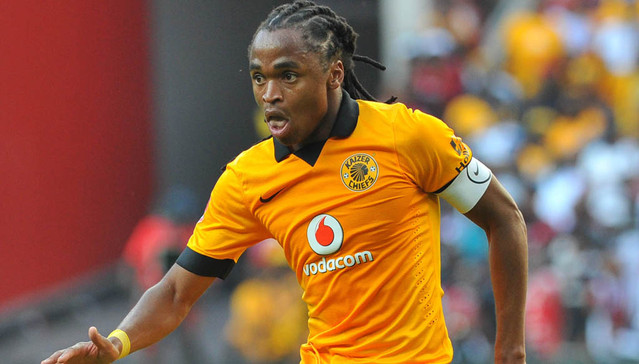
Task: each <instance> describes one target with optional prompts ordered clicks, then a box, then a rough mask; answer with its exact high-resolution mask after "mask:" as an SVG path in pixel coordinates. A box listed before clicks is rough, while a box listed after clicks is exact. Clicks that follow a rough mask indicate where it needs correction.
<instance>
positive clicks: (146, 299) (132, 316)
mask: <svg viewBox="0 0 639 364" xmlns="http://www.w3.org/2000/svg"><path fill="white" fill-rule="evenodd" d="M172 291H173V290H172V289H171V287H166V286H165V285H162V284H161V283H158V284H157V285H155V286H153V287H151V288H150V289H148V290H147V291H146V292H145V293H144V294H143V295H142V297H141V298H140V300H139V301H138V303H137V304H136V305H135V306H134V307H133V309H132V310H131V311H130V312H129V314H128V315H127V316H126V317H125V318H124V320H122V322H121V323H120V325H118V328H119V329H121V330H123V331H125V332H126V333H127V335H128V336H129V339H130V340H131V352H134V351H136V350H139V349H142V348H145V347H147V346H149V345H152V344H154V343H156V342H158V341H160V340H161V339H162V338H164V337H165V336H167V335H168V334H169V333H171V332H172V331H173V330H175V329H176V328H177V327H178V326H179V325H180V323H181V322H182V320H183V319H184V317H185V316H186V314H187V313H188V312H189V310H190V307H185V306H184V305H183V304H179V303H177V302H175V300H174V292H172ZM116 345H118V344H116ZM118 349H120V347H119V346H118Z"/></svg>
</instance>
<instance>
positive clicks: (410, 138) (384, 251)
mask: <svg viewBox="0 0 639 364" xmlns="http://www.w3.org/2000/svg"><path fill="white" fill-rule="evenodd" d="M470 158H471V152H470V150H469V148H468V147H467V146H466V145H465V144H464V143H463V142H462V141H461V140H460V139H459V138H458V137H456V136H455V135H454V133H453V131H452V130H451V129H450V128H448V127H447V126H446V125H445V124H444V123H443V122H442V121H440V120H438V119H436V118H434V117H432V116H429V115H427V114H424V113H422V112H420V111H415V110H411V109H408V108H407V107H406V106H404V105H402V104H399V103H398V104H393V105H387V104H383V103H376V102H369V101H362V100H357V101H355V100H352V99H351V98H350V97H348V94H346V93H344V97H343V100H342V104H341V106H340V111H339V114H338V117H337V121H336V123H335V126H334V127H333V130H332V132H331V137H330V138H329V139H328V140H326V141H325V142H322V143H317V144H312V145H307V146H305V147H304V148H302V149H301V150H299V151H297V152H295V153H290V152H289V150H288V149H287V148H286V147H285V146H283V145H281V144H280V143H279V142H278V141H277V140H275V139H273V138H271V139H267V140H265V141H262V142H260V143H259V144H257V145H255V146H253V147H252V148H250V149H248V150H247V151H245V152H243V153H241V154H240V155H239V156H238V157H237V158H236V159H235V160H233V161H232V162H231V163H229V164H228V165H227V167H226V170H225V172H224V173H223V174H222V176H221V177H220V179H219V180H218V182H217V183H216V185H215V187H214V188H213V191H212V193H211V199H210V201H209V203H208V206H207V209H206V211H205V213H204V215H203V217H202V219H201V221H200V222H199V223H198V224H197V226H196V228H195V231H194V233H193V236H192V237H191V239H190V240H189V243H188V248H187V250H185V252H184V253H183V254H182V256H181V257H180V259H179V260H178V264H180V265H181V266H183V267H185V268H186V269H188V270H190V271H193V272H194V273H197V274H203V275H216V276H219V277H224V276H225V275H226V274H227V273H228V271H229V270H230V268H231V267H232V265H233V263H234V262H236V261H237V260H238V259H239V257H240V256H241V254H242V253H243V252H244V251H245V250H246V249H247V248H248V247H250V246H251V245H254V244H256V243H258V242H260V241H262V240H264V239H266V238H271V237H272V238H275V239H276V240H277V241H278V242H279V243H280V245H281V246H282V248H283V249H284V253H285V256H286V258H287V260H288V263H289V265H290V267H291V268H292V269H293V271H294V272H295V273H296V275H297V280H298V281H299V284H300V285H301V287H302V288H303V290H304V294H303V299H304V301H305V302H306V304H307V306H308V317H309V318H308V326H309V336H308V341H307V343H306V344H304V345H303V346H302V347H301V352H300V354H301V360H302V363H329V362H330V363H448V362H450V361H451V360H452V354H453V351H452V345H451V342H450V340H449V338H448V332H447V330H446V326H445V323H444V315H443V312H442V303H441V298H442V295H443V291H442V288H441V279H440V270H441V263H440V227H439V224H440V207H439V199H438V197H437V195H436V194H435V192H438V191H439V190H441V189H442V188H443V187H445V186H446V185H447V183H449V182H450V181H452V180H453V179H454V178H455V177H456V176H457V174H459V172H460V171H461V170H462V169H464V168H465V166H466V165H467V164H468V162H469V161H470Z"/></svg>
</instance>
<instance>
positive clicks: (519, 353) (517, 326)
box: [440, 158, 528, 363]
mask: <svg viewBox="0 0 639 364" xmlns="http://www.w3.org/2000/svg"><path fill="white" fill-rule="evenodd" d="M440 196H442V197H444V199H446V200H447V201H448V202H450V203H451V204H452V205H453V206H455V207H456V208H457V209H458V210H459V211H460V212H462V213H464V215H465V216H466V217H468V218H469V219H470V220H471V221H473V222H474V223H475V224H477V225H478V226H480V227H481V228H482V229H483V230H484V231H485V232H486V236H487V237H488V243H489V260H490V275H491V281H492V285H493V293H494V296H495V308H496V315H497V335H496V338H495V363H525V360H526V351H525V338H524V311H525V306H526V290H527V281H528V246H527V234H526V224H525V222H524V219H523V217H522V214H521V211H520V210H519V208H518V207H517V204H516V203H515V201H514V200H513V198H512V197H511V196H510V194H509V193H508V192H507V191H506V190H505V189H504V187H503V186H502V185H501V183H499V181H498V180H497V178H496V177H495V176H493V175H492V172H491V171H490V170H489V169H488V168H487V167H485V166H484V165H483V164H481V163H480V162H479V161H477V160H476V159H475V158H473V159H472V160H471V162H470V163H469V165H468V166H467V167H466V168H465V169H464V170H463V171H462V172H461V173H460V174H459V175H458V176H457V177H456V178H455V180H454V181H453V183H451V184H450V185H449V186H447V188H446V189H445V190H444V191H443V192H442V193H440Z"/></svg>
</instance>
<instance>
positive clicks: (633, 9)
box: [127, 0, 639, 363]
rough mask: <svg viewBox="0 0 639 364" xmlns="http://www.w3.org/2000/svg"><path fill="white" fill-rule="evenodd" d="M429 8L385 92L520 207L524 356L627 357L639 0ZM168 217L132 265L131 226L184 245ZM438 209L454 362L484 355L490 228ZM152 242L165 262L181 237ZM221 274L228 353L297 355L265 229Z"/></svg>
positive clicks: (285, 273)
mask: <svg viewBox="0 0 639 364" xmlns="http://www.w3.org/2000/svg"><path fill="white" fill-rule="evenodd" d="M516 3H517V4H519V5H520V6H515V5H514V4H516ZM430 11H433V12H434V13H433V14H430V16H429V17H428V18H429V19H430V20H429V21H427V22H425V24H424V27H423V29H421V30H419V31H418V32H415V33H411V34H404V35H402V37H401V39H398V44H399V45H400V47H399V48H401V49H402V52H403V54H402V55H403V56H404V57H405V59H406V61H407V62H408V64H409V65H410V77H409V82H408V84H407V85H405V87H404V88H403V90H404V92H402V93H400V94H399V95H397V96H399V100H400V101H402V102H404V103H406V104H408V105H409V106H411V107H415V108H419V109H421V110H424V111H426V112H428V113H431V114H433V115H435V116H437V117H440V118H442V119H443V120H444V121H445V122H446V123H448V124H449V125H450V126H451V127H452V128H453V129H454V130H455V131H456V132H457V134H458V135H459V136H461V137H462V138H463V139H464V140H465V142H466V143H467V144H468V145H469V146H470V147H471V149H472V150H473V152H474V154H475V155H476V156H477V157H478V158H479V159H480V160H482V161H483V162H484V163H485V164H487V165H488V166H489V167H490V168H491V169H492V170H493V172H494V173H495V175H496V176H497V177H498V179H499V180H500V181H501V182H502V183H503V184H504V186H505V187H506V188H507V189H508V191H509V192H510V193H511V194H512V195H513V197H514V198H515V200H516V202H517V203H518V205H519V206H520V208H521V210H522V212H523V213H524V217H525V219H526V222H527V226H528V235H529V259H530V274H529V295H528V305H527V322H526V327H527V333H526V335H527V340H528V344H527V345H528V356H529V363H535V362H543V363H546V362H558V363H561V362H566V363H568V362H584V363H587V362H598V363H608V362H610V363H619V362H628V363H632V362H639V214H638V210H639V1H632V0H582V1H579V0H547V1H533V2H525V1H520V2H515V1H513V2H508V1H501V2H499V1H496V0H492V1H479V0H450V1H444V0H441V1H436V2H435V8H434V9H431V10H430ZM391 66H392V65H391ZM393 92H396V90H393ZM182 197H183V196H182ZM183 200H184V199H183V198H180V199H175V201H183ZM176 203H177V202H176ZM159 215H163V214H159ZM166 217H167V216H166V214H164V216H163V217H162V216H155V217H153V216H151V217H150V218H149V219H148V220H147V221H146V229H147V230H146V231H144V230H143V229H144V226H143V227H141V229H142V230H140V231H139V232H138V233H139V234H142V235H139V236H138V237H135V236H134V238H132V243H131V246H130V247H129V249H128V250H127V257H128V258H127V259H129V262H130V263H131V264H132V265H133V266H135V267H138V268H141V267H147V266H148V264H146V263H144V261H145V259H148V257H149V255H148V253H144V251H142V250H140V249H141V248H139V247H137V248H136V245H138V244H142V243H140V242H136V239H143V240H144V239H151V240H153V239H156V240H158V239H159V240H162V239H164V240H166V239H169V238H167V236H173V238H170V240H173V241H177V242H181V243H178V244H183V242H184V232H183V231H181V230H179V229H181V228H178V227H176V226H174V225H172V224H173V223H172V222H171V221H170V219H169V220H167V219H166ZM442 220H443V221H442V222H443V223H442V261H443V263H442V267H443V272H442V279H443V286H444V290H445V292H446V293H445V297H444V305H445V310H446V319H447V323H448V327H449V332H450V335H451V338H452V339H453V342H454V345H455V348H456V352H455V359H454V363H489V362H491V361H492V341H493V338H494V321H495V315H494V303H493V300H492V290H491V287H490V279H489V271H488V262H487V259H488V256H487V253H488V247H487V240H486V237H485V235H484V233H483V231H481V230H480V229H479V228H477V227H476V226H474V225H473V224H472V223H471V222H470V221H469V220H467V219H466V218H465V217H463V216H462V215H461V214H459V213H458V212H456V211H454V210H453V209H452V208H451V207H450V206H448V205H446V204H444V205H443V211H442ZM188 221H194V219H193V216H191V219H190V220H188ZM167 226H168V227H169V229H168V230H167V229H166V227H167ZM163 229H164V230H163ZM171 229H173V230H175V229H178V230H176V231H178V232H177V233H176V232H173V233H171V232H170V231H171ZM188 229H192V224H191V225H188ZM188 229H187V230H188ZM189 231H190V230H189ZM154 232H155V233H154ZM145 234H146V235H145ZM153 234H156V235H153ZM163 234H164V235H163ZM171 234H173V235H171ZM175 234H177V235H175ZM175 237H179V239H174V238H175ZM158 244H159V245H157V244H156V250H157V249H160V248H167V249H165V251H166V252H167V253H166V254H164V255H162V259H163V260H162V261H163V262H164V263H162V264H160V265H161V266H164V267H168V266H169V265H170V262H171V261H172V260H171V259H173V260H174V259H175V256H176V254H177V252H179V249H181V246H180V247H178V248H179V249H174V248H171V247H170V246H169V245H170V244H169V245H167V244H165V243H158ZM145 254H146V255H145ZM169 258H170V259H169ZM155 264H156V266H155V267H154V268H152V270H153V271H152V272H145V271H140V269H138V271H137V274H138V277H139V282H140V286H141V287H140V288H145V287H147V285H148V282H149V281H154V280H156V279H158V277H160V276H161V274H162V273H163V271H162V272H161V271H160V270H162V269H163V268H162V267H160V266H158V263H157V262H156V263H155ZM229 279H230V282H226V283H225V284H224V286H225V287H226V288H217V287H215V288H213V289H215V290H220V291H221V290H227V293H228V294H229V295H230V311H231V312H230V318H229V320H228V324H227V327H226V328H225V329H224V332H225V338H226V340H227V342H228V344H229V345H230V347H232V348H233V350H235V352H236V354H237V358H238V359H237V360H238V362H239V360H240V358H242V360H245V361H246V362H248V363H296V362H297V361H298V360H299V359H298V348H299V345H300V343H301V342H303V341H304V340H305V335H306V312H305V306H304V305H303V303H302V302H301V300H300V297H301V292H300V289H299V287H298V285H297V283H296V281H295V277H294V276H293V274H292V272H290V269H289V268H288V266H287V264H286V262H285V260H284V257H283V254H281V251H280V249H279V246H278V245H277V243H276V242H272V241H267V242H264V243H261V244H259V245H258V246H256V247H254V248H251V249H250V250H249V251H248V252H247V253H246V255H245V257H244V258H243V259H242V260H241V264H239V265H238V267H236V270H235V271H234V272H233V274H232V275H231V276H230V277H229ZM220 287H221V286H220Z"/></svg>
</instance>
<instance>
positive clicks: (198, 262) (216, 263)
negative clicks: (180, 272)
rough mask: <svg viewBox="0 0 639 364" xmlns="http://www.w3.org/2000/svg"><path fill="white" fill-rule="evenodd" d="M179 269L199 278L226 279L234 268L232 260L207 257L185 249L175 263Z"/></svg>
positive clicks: (187, 248)
mask: <svg viewBox="0 0 639 364" xmlns="http://www.w3.org/2000/svg"><path fill="white" fill-rule="evenodd" d="M175 263H176V264H178V265H179V266H180V267H182V268H184V269H186V270H188V271H189V272H191V273H195V274H197V275H200V276H206V277H217V278H220V279H224V278H226V277H227V276H228V275H229V273H231V269H233V266H235V261H233V259H215V258H211V257H207V256H205V255H202V254H200V253H197V252H195V251H194V250H192V249H191V248H189V247H186V249H184V251H182V254H180V256H179V257H178V259H177V261H176V262H175Z"/></svg>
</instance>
